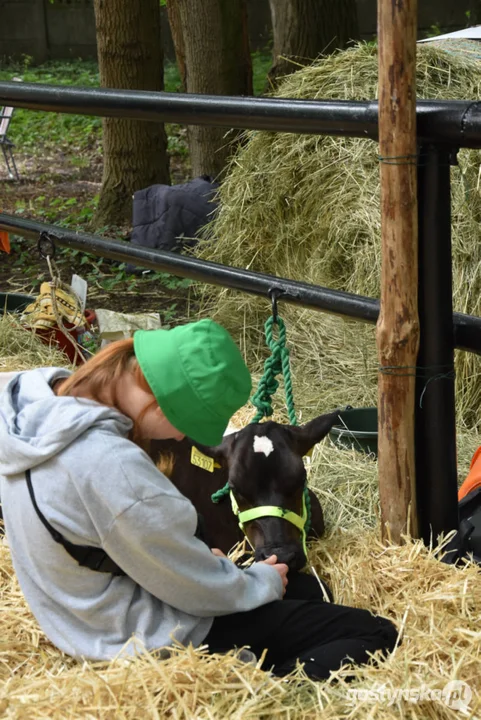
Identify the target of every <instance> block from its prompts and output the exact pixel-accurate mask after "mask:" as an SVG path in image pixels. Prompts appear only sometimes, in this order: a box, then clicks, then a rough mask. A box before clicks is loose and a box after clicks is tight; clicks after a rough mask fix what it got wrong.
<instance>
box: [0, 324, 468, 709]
mask: <svg viewBox="0 0 481 720" xmlns="http://www.w3.org/2000/svg"><path fill="white" fill-rule="evenodd" d="M7 325H9V327H8V328H6V326H7ZM6 331H8V333H9V343H11V344H12V345H11V347H15V348H16V350H15V352H16V353H17V355H16V358H17V359H16V360H15V362H14V364H13V365H12V364H11V357H12V351H11V350H6V345H5V344H4V342H3V339H4V338H5V333H6ZM0 349H1V350H0V367H1V368H2V369H4V370H7V369H9V370H12V369H16V363H17V362H19V361H20V359H21V360H22V367H24V368H26V367H28V366H29V361H31V362H32V366H36V365H46V364H49V363H50V362H52V360H53V359H52V356H51V355H50V351H49V349H48V348H45V346H43V345H41V344H40V343H39V342H38V341H37V340H36V339H35V338H32V337H31V336H29V334H28V333H26V332H24V331H22V330H19V329H18V328H13V327H12V326H11V325H10V321H9V319H8V318H4V319H3V320H1V319H0ZM27 351H28V352H29V353H32V354H31V355H30V356H29V360H27ZM9 358H10V360H9ZM55 361H58V358H55ZM61 362H63V361H61ZM250 415H251V411H249V410H247V409H244V410H242V411H240V412H239V414H238V415H237V417H236V419H235V420H236V423H237V424H239V425H241V424H244V423H245V422H246V421H248V419H250ZM282 415H283V411H282V408H281V411H280V412H279V413H278V415H276V417H280V418H282ZM477 444H478V440H477V437H476V434H475V433H473V432H471V433H462V434H461V436H460V438H459V451H460V460H461V473H460V474H463V473H464V472H465V470H466V466H467V462H468V461H469V457H470V455H471V453H472V451H473V450H474V449H475V447H476V446H477ZM309 482H310V484H311V486H313V487H315V488H316V489H317V491H318V492H319V494H320V497H321V500H322V503H323V506H324V508H325V511H326V517H327V523H328V528H329V531H328V536H327V537H326V538H325V539H323V540H322V541H319V542H316V543H314V544H313V546H312V547H311V551H310V558H309V563H310V564H311V565H312V566H313V567H314V568H315V570H316V572H317V573H318V574H319V575H320V576H322V577H324V578H326V579H327V580H328V582H329V583H330V584H331V586H332V588H333V591H334V595H335V597H336V600H337V601H338V602H340V603H346V604H351V605H354V606H358V607H367V608H370V609H372V610H373V611H375V612H378V613H382V614H383V615H386V616H389V617H391V618H392V619H393V620H394V621H395V622H396V623H397V625H398V626H399V627H400V628H402V637H403V640H402V643H401V645H400V646H398V647H397V648H396V650H395V652H394V654H393V655H392V656H391V657H389V658H388V659H387V660H386V661H385V662H383V663H382V664H381V665H380V666H378V667H375V666H366V667H362V668H358V669H357V670H356V671H355V680H354V681H353V682H350V683H347V682H346V680H345V675H346V671H344V670H343V671H341V672H339V673H338V675H337V677H336V678H333V679H332V681H330V682H326V683H313V682H311V681H310V680H308V679H307V678H306V677H305V676H304V674H303V672H302V669H298V671H297V672H296V673H294V674H293V676H292V677H291V678H290V680H289V682H285V681H282V680H279V679H276V678H274V677H272V676H270V675H269V674H267V673H265V672H263V671H261V670H259V669H257V668H256V667H254V666H251V665H244V664H242V663H241V662H240V661H239V660H237V659H236V658H234V657H233V655H232V654H230V655H225V656H209V655H207V654H206V653H205V651H204V650H202V648H201V649H198V650H193V649H192V648H178V649H176V650H174V651H173V653H172V656H171V658H170V659H167V660H157V659H155V658H154V657H153V656H151V655H143V656H142V655H140V654H139V656H138V657H136V658H134V659H133V660H132V661H125V660H116V661H113V662H111V663H90V662H85V663H81V662H77V661H75V660H73V659H71V658H68V657H66V656H64V655H62V654H61V653H60V652H58V651H57V650H56V649H55V648H54V647H53V646H52V645H51V644H50V643H49V642H48V640H47V639H46V638H45V636H44V635H43V634H42V632H41V631H40V629H39V628H38V626H37V624H36V622H35V620H34V618H33V617H32V616H31V614H30V612H29V610H28V608H27V606H26V603H25V601H24V599H23V596H22V594H21V592H20V589H19V586H18V583H17V580H16V578H15V574H14V572H13V569H12V565H11V560H10V553H9V550H8V547H6V546H5V545H1V544H0V716H2V717H5V718H9V719H10V718H12V719H15V720H17V719H18V720H27V718H28V719H29V720H30V718H53V719H54V720H56V719H57V718H58V719H60V718H61V719H62V720H63V718H78V717H82V718H89V719H92V720H100V719H104V718H105V719H109V720H110V719H113V718H115V719H116V720H117V719H118V718H125V719H129V720H131V719H137V718H156V719H158V718H175V720H177V719H178V720H184V719H185V720H187V719H189V720H190V719H192V718H196V719H199V720H201V719H202V720H204V718H205V719H206V720H211V719H215V720H224V718H235V719H236V720H245V719H248V718H251V719H252V720H260V719H262V720H264V719H271V718H272V719H274V718H279V719H281V720H283V719H285V720H314V718H318V717H323V718H326V719H327V720H329V719H330V720H334V719H337V718H353V719H354V718H355V719H356V720H365V719H366V720H367V718H386V720H395V719H397V718H406V719H409V720H411V719H412V720H415V719H416V720H420V719H421V718H422V719H423V720H424V719H426V718H430V719H432V720H447V719H448V718H449V719H452V720H455V718H459V717H460V716H463V715H462V714H460V711H458V710H456V709H454V708H449V707H447V706H446V705H445V703H444V701H443V699H442V695H441V691H442V690H443V688H444V687H445V686H446V683H447V682H448V681H450V680H453V679H456V680H463V681H464V682H466V683H467V684H468V685H469V686H470V688H471V691H472V693H473V697H472V699H471V703H470V706H469V707H470V712H471V714H470V715H469V714H468V715H469V716H470V717H481V699H480V698H481V679H480V677H479V664H480V661H481V657H480V654H481V653H480V640H481V622H480V621H481V582H480V577H479V572H478V568H477V567H476V566H473V565H467V566H466V567H464V568H462V569H453V568H452V567H449V566H446V565H444V564H442V563H440V562H438V560H437V559H436V558H435V557H434V556H433V554H432V553H431V552H429V551H428V550H427V549H426V548H425V547H424V546H423V545H422V543H420V542H412V541H408V542H407V543H406V544H405V545H404V546H402V547H394V546H389V545H388V544H387V545H382V544H381V542H380V541H379V539H378V535H379V532H378V523H377V515H378V494H377V479H376V462H375V461H374V460H373V459H372V458H370V457H367V456H363V455H359V454H357V453H355V452H354V451H352V452H349V451H342V450H339V449H337V448H335V447H334V446H333V445H332V444H330V442H329V441H328V440H326V441H325V442H324V443H322V444H321V445H320V446H319V447H317V448H316V450H315V452H314V454H313V458H312V462H311V464H310V467H309ZM382 688H384V692H385V696H384V699H383V696H382ZM358 690H361V691H364V693H366V691H371V696H370V697H369V696H367V697H366V694H364V696H363V695H358V696H357V697H355V696H354V695H353V692H355V691H358ZM391 690H392V691H394V692H397V695H390V696H389V697H388V695H387V693H388V691H391ZM428 690H429V691H431V690H433V691H437V692H438V696H439V697H437V698H436V696H434V697H431V696H428V694H427V693H428ZM400 692H402V693H404V695H400V694H399V693H400ZM419 692H421V694H422V693H423V692H424V695H423V696H422V698H421V699H420V700H418V701H414V702H413V701H412V700H413V697H414V698H416V693H419ZM376 693H377V694H376ZM409 693H412V694H411V695H409ZM374 694H376V697H373V695H374ZM410 697H411V700H410ZM389 699H390V700H391V701H392V704H391V705H389ZM468 715H466V716H468Z"/></svg>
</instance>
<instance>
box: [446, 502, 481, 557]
mask: <svg viewBox="0 0 481 720" xmlns="http://www.w3.org/2000/svg"><path fill="white" fill-rule="evenodd" d="M458 509H459V530H458V531H457V533H456V535H455V536H454V537H453V539H452V540H451V541H450V542H449V543H448V544H447V545H446V547H445V548H444V553H445V555H444V556H443V558H442V562H444V563H447V564H448V565H455V564H456V563H458V562H460V561H462V560H464V559H466V560H467V559H468V558H469V559H472V560H474V562H476V563H478V564H480V565H481V488H477V489H476V490H472V491H471V492H470V493H468V494H467V495H466V497H464V498H463V499H462V500H461V501H460V502H459V503H458Z"/></svg>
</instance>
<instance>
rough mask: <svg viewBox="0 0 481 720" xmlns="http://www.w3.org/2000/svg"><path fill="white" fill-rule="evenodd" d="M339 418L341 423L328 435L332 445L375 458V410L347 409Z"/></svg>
mask: <svg viewBox="0 0 481 720" xmlns="http://www.w3.org/2000/svg"><path fill="white" fill-rule="evenodd" d="M339 417H340V419H341V422H340V423H338V424H337V425H334V427H333V428H332V429H331V431H330V433H329V437H330V438H331V440H332V441H333V443H334V444H335V445H337V446H338V447H341V448H344V449H347V450H351V448H354V450H359V452H363V453H367V454H371V455H374V456H375V457H377V408H376V407H366V408H349V409H346V410H343V411H342V412H340V413H339Z"/></svg>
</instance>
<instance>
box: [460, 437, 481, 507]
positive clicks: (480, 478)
mask: <svg viewBox="0 0 481 720" xmlns="http://www.w3.org/2000/svg"><path fill="white" fill-rule="evenodd" d="M479 487H481V447H478V449H477V450H476V452H475V453H474V455H473V459H472V460H471V467H470V468H469V473H468V477H467V478H466V480H465V481H464V482H463V484H462V485H461V487H460V488H459V490H458V501H459V500H462V499H463V498H464V497H466V495H467V494H468V493H470V492H471V491H472V490H476V489H477V488H479Z"/></svg>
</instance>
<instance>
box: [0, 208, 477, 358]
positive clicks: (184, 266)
mask: <svg viewBox="0 0 481 720" xmlns="http://www.w3.org/2000/svg"><path fill="white" fill-rule="evenodd" d="M0 230H6V231H7V232H10V233H15V234H17V235H20V236H21V237H24V238H27V239H32V240H37V239H38V237H39V236H40V234H41V233H43V232H46V233H48V234H50V235H52V236H53V237H54V238H55V245H57V246H59V247H69V248H72V249H75V250H82V251H83V252H86V253H91V254H92V255H96V256H100V257H104V258H109V259H110V260H118V261H119V262H128V263H132V264H136V265H138V266H140V267H143V268H148V269H152V270H160V271H166V272H170V273H172V274H174V275H180V276H181V277H185V278H189V279H190V280H196V281H199V282H204V283H208V284H211V285H220V286H222V287H227V288H231V289H233V290H240V291H242V292H246V293H250V294H251V295H261V296H263V297H267V296H268V294H269V292H270V290H272V289H273V288H276V289H278V290H279V291H280V292H281V293H282V294H281V296H280V298H279V299H280V300H282V301H284V302H287V303H291V304H292V305H300V306H302V307H307V308H311V309H313V310H320V311H323V312H327V313H330V314H332V315H339V316H342V317H346V318H350V319H354V320H361V321H363V322H366V323H376V322H377V318H378V315H379V300H375V299H373V298H369V297H365V296H363V295H355V294H354V293H347V292H342V291H340V290H331V289H329V288H325V287H321V286H320V285H312V284H310V283H305V282H298V281H296V280H289V279H288V278H283V277H278V276H276V275H267V274H265V273H258V272H252V271H251V270H245V269H244V268H236V267H230V266H227V265H221V264H220V263H214V262H209V261H207V260H199V259H198V258H196V257H189V256H186V255H179V254H177V253H173V252H165V251H162V250H151V249H149V248H144V247H139V246H137V245H131V244H130V243H127V242H122V241H120V240H108V239H106V238H101V237H99V236H98V235H93V234H90V233H80V232H74V231H72V230H64V229H63V228H59V227H58V226H57V225H48V224H46V223H40V222H37V221H35V220H27V219H25V218H22V217H18V216H16V215H7V214H6V213H0ZM453 326H454V335H455V344H456V347H457V348H459V349H460V350H467V351H470V352H474V353H478V354H481V318H478V317H475V316H474V315H464V314H462V313H453Z"/></svg>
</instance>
